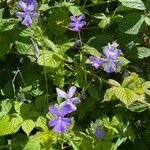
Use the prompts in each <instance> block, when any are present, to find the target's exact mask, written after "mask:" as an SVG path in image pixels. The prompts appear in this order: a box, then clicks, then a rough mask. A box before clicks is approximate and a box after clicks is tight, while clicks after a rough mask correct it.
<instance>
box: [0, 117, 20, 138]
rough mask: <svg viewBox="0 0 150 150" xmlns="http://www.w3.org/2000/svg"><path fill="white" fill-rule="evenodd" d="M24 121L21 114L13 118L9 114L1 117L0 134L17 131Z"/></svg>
mask: <svg viewBox="0 0 150 150" xmlns="http://www.w3.org/2000/svg"><path fill="white" fill-rule="evenodd" d="M22 121H23V119H22V118H21V116H16V117H14V118H11V117H10V116H9V115H7V116H4V117H3V118H2V119H0V136H1V135H8V134H13V133H16V132H17V131H18V130H19V128H20V126H21V123H22Z"/></svg>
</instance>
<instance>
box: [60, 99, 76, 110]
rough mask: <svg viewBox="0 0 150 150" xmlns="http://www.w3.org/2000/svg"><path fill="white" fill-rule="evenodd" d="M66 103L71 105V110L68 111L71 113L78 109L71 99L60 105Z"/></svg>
mask: <svg viewBox="0 0 150 150" xmlns="http://www.w3.org/2000/svg"><path fill="white" fill-rule="evenodd" d="M66 105H69V106H70V110H69V111H68V113H71V112H73V111H75V110H77V107H76V106H75V105H74V104H73V103H72V102H71V101H70V100H66V101H64V102H62V103H60V107H64V106H66Z"/></svg>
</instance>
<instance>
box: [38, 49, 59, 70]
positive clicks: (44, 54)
mask: <svg viewBox="0 0 150 150" xmlns="http://www.w3.org/2000/svg"><path fill="white" fill-rule="evenodd" d="M40 53H41V55H40V57H39V59H38V64H39V65H41V66H47V67H51V68H56V67H58V66H59V62H58V61H57V60H55V59H54V53H53V52H51V51H48V50H42V51H41V52H40Z"/></svg>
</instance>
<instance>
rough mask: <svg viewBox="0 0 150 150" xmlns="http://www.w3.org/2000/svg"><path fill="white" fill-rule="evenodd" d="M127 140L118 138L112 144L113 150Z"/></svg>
mask: <svg viewBox="0 0 150 150" xmlns="http://www.w3.org/2000/svg"><path fill="white" fill-rule="evenodd" d="M126 140H127V137H123V138H120V137H119V138H118V140H117V142H116V143H115V144H114V147H113V150H117V149H118V147H119V146H120V145H121V144H122V143H123V142H125V141H126Z"/></svg>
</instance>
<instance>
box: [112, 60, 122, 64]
mask: <svg viewBox="0 0 150 150" xmlns="http://www.w3.org/2000/svg"><path fill="white" fill-rule="evenodd" d="M113 62H114V64H116V65H118V64H121V61H120V60H117V59H114V60H113Z"/></svg>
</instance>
